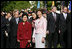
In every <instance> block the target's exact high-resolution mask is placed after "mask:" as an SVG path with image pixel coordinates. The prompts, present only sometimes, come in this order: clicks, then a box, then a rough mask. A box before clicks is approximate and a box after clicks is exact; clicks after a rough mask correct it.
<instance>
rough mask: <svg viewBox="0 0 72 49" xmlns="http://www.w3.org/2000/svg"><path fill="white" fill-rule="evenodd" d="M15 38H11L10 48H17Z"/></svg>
mask: <svg viewBox="0 0 72 49" xmlns="http://www.w3.org/2000/svg"><path fill="white" fill-rule="evenodd" d="M17 44H18V43H17V37H11V40H10V48H17Z"/></svg>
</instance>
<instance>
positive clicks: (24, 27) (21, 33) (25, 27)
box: [17, 14, 32, 48]
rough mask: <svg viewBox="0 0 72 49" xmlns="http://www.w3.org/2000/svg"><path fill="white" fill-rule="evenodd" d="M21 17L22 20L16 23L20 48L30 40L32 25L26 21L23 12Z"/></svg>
mask: <svg viewBox="0 0 72 49" xmlns="http://www.w3.org/2000/svg"><path fill="white" fill-rule="evenodd" d="M22 17H23V22H21V23H19V25H18V32H17V41H18V42H20V48H26V45H27V43H28V42H30V41H31V34H32V25H31V24H30V23H29V22H27V18H28V16H27V15H26V14H23V16H22ZM28 47H29V45H28Z"/></svg>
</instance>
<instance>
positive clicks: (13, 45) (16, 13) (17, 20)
mask: <svg viewBox="0 0 72 49" xmlns="http://www.w3.org/2000/svg"><path fill="white" fill-rule="evenodd" d="M20 22H21V19H20V18H19V11H18V10H14V17H13V18H12V19H11V21H10V38H11V46H10V48H17V44H18V42H17V29H18V23H20Z"/></svg>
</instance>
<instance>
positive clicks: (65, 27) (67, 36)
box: [59, 7, 71, 48]
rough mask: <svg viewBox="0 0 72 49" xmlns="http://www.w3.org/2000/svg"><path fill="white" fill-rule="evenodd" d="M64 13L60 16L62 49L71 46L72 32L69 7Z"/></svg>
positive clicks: (65, 8)
mask: <svg viewBox="0 0 72 49" xmlns="http://www.w3.org/2000/svg"><path fill="white" fill-rule="evenodd" d="M63 11H64V12H63V13H61V14H60V21H59V34H60V44H61V46H62V48H66V47H67V45H69V44H71V30H70V29H71V16H70V14H69V13H67V11H68V9H67V7H64V9H63ZM69 27H70V28H69ZM67 40H68V42H67ZM67 43H68V44H67ZM70 46H71V45H70Z"/></svg>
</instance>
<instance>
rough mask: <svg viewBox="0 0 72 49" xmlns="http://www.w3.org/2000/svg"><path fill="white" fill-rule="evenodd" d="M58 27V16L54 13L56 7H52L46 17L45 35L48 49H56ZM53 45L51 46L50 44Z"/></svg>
mask: <svg viewBox="0 0 72 49" xmlns="http://www.w3.org/2000/svg"><path fill="white" fill-rule="evenodd" d="M58 25H59V14H57V13H56V7H55V6H53V7H52V12H51V13H49V14H48V17H47V30H48V31H47V33H48V48H52V45H53V46H54V48H57V41H58ZM52 43H53V44H52Z"/></svg>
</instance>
